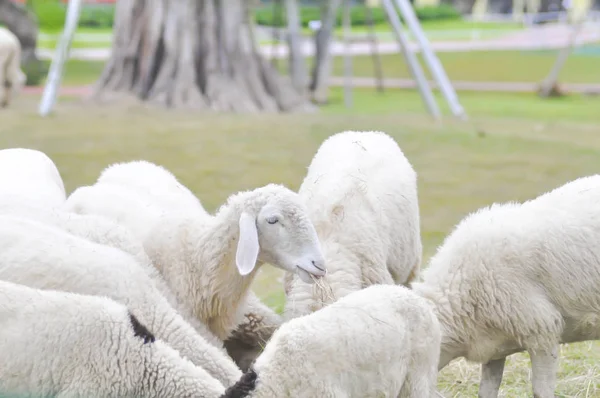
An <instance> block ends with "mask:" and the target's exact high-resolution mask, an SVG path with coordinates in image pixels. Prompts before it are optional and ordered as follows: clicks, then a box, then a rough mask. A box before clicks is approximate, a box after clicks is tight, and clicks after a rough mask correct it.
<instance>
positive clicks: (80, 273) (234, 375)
mask: <svg viewBox="0 0 600 398" xmlns="http://www.w3.org/2000/svg"><path fill="white" fill-rule="evenodd" d="M0 280H5V281H9V282H13V283H19V284H23V285H26V286H30V287H35V288H39V289H55V290H63V291H68V292H72V293H80V294H89V295H105V296H108V297H109V298H112V299H113V300H115V301H117V302H119V303H122V304H124V305H127V306H128V307H129V308H130V309H131V310H132V311H133V312H134V313H135V314H136V316H137V317H138V318H139V319H140V321H142V322H143V323H144V324H147V325H148V327H150V328H151V329H152V330H154V332H155V333H156V334H157V336H158V337H159V338H161V339H163V340H164V341H165V342H166V343H167V344H169V345H170V346H172V347H173V348H174V349H176V350H178V351H179V352H180V353H181V355H182V356H184V357H187V358H188V359H189V360H190V361H192V362H193V363H194V364H195V365H198V366H202V367H204V368H205V369H206V370H207V371H208V372H209V373H210V374H211V375H212V376H213V377H215V378H217V380H219V381H220V382H221V383H223V384H224V385H230V384H231V383H233V382H235V381H236V380H238V379H239V377H240V375H241V370H240V369H239V368H238V367H237V366H236V365H235V364H234V363H233V361H232V360H231V359H230V358H229V357H228V356H227V355H226V353H225V351H224V349H223V348H222V347H215V346H214V345H212V344H210V343H209V342H207V340H206V339H204V338H203V337H201V336H200V335H199V334H198V333H197V332H196V331H195V330H194V329H193V328H192V326H190V324H189V323H187V322H186V321H185V320H184V319H183V318H182V316H181V315H180V314H178V313H177V311H176V310H175V309H174V308H173V307H172V306H171V305H170V304H169V302H168V301H167V299H166V298H165V297H164V296H163V295H162V294H161V293H160V292H159V290H158V289H157V287H156V285H155V283H154V281H153V280H152V279H151V278H150V277H149V276H148V275H147V273H146V272H145V271H144V269H143V268H142V267H141V266H140V265H139V264H138V263H137V262H136V261H135V259H134V258H133V257H132V256H131V255H129V254H127V253H125V252H124V251H122V250H119V249H116V248H113V247H110V246H107V245H101V244H97V243H93V242H91V241H89V240H87V239H84V238H81V237H78V236H75V235H73V234H69V233H68V232H66V231H63V230H62V229H60V228H58V227H56V226H52V225H45V224H43V223H42V222H40V221H35V220H33V219H28V218H26V217H19V216H12V215H11V216H9V215H0Z"/></svg>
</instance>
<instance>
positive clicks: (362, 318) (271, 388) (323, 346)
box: [224, 284, 441, 398]
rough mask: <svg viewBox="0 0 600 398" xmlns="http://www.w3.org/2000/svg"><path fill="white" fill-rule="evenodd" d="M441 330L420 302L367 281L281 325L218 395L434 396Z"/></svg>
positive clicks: (401, 290) (405, 290) (390, 287)
mask: <svg viewBox="0 0 600 398" xmlns="http://www.w3.org/2000/svg"><path fill="white" fill-rule="evenodd" d="M440 335H441V333H440V328H439V323H438V321H437V319H436V317H435V314H434V312H433V309H432V307H431V305H430V304H429V303H428V302H427V300H425V299H423V298H422V297H419V296H418V295H416V294H415V293H414V292H412V291H411V290H410V289H408V288H406V287H404V286H397V285H385V284H381V285H372V286H369V287H367V288H364V289H362V290H358V291H355V292H353V293H350V294H348V295H347V296H345V297H343V298H341V299H339V300H337V301H336V302H335V303H333V304H330V305H328V306H326V307H324V308H322V309H320V310H318V311H315V312H313V313H311V314H309V315H305V316H300V317H298V318H294V319H292V320H290V321H287V322H286V323H284V324H283V325H282V326H281V327H280V328H279V329H277V331H275V333H274V334H273V337H272V338H271V340H270V341H269V343H268V344H267V346H266V347H265V350H264V351H263V353H262V354H261V355H260V356H259V357H258V359H257V360H256V362H255V363H254V364H253V365H252V367H251V369H250V370H249V371H248V372H246V373H245V374H244V376H243V377H242V379H240V381H239V382H238V383H236V384H235V385H233V386H231V387H230V388H229V389H228V390H227V391H226V393H225V394H224V396H225V397H238V398H242V397H253V398H260V397H298V398H302V397H327V398H334V397H336V398H337V397H404V398H409V397H410V398H429V397H434V396H435V394H436V388H435V387H436V380H437V363H438V359H439V352H440V351H439V350H440Z"/></svg>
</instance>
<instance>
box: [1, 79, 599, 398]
mask: <svg viewBox="0 0 600 398" xmlns="http://www.w3.org/2000/svg"><path fill="white" fill-rule="evenodd" d="M460 98H461V100H462V102H463V104H464V105H465V107H466V108H467V110H468V111H469V113H470V115H471V117H472V119H473V124H470V123H469V124H464V123H461V122H457V121H453V120H452V119H448V120H447V121H446V122H445V123H444V124H442V125H439V124H435V123H432V122H431V121H430V119H429V118H428V117H427V116H426V115H425V114H424V112H423V107H422V105H421V103H420V102H419V101H420V100H419V98H418V95H417V94H416V93H415V92H414V91H413V90H402V91H390V92H388V93H386V94H384V95H383V96H379V95H377V94H375V93H374V92H373V90H356V91H355V101H356V108H355V109H354V110H352V111H347V110H345V109H344V107H343V104H342V101H341V91H340V90H337V89H334V90H333V91H332V103H331V104H330V105H328V106H325V107H324V108H323V109H322V112H320V113H318V114H314V115H311V116H310V117H307V116H306V115H253V116H248V115H246V116H243V115H214V114H206V113H201V112H184V111H170V112H169V111H166V110H160V109H155V108H143V107H139V106H136V105H131V104H130V105H128V106H102V107H96V108H92V107H88V106H83V105H80V104H78V103H76V102H73V101H69V102H67V101H63V102H61V103H59V105H58V107H57V113H56V114H55V115H53V116H51V117H49V118H47V119H41V118H40V117H38V116H37V115H36V114H35V112H36V110H37V102H36V101H37V98H35V97H31V96H27V97H21V98H20V99H19V100H18V101H16V102H15V103H14V107H11V108H9V109H8V110H5V111H3V115H2V123H0V148H6V147H16V146H24V147H32V148H37V149H41V150H43V151H45V152H46V153H47V154H48V155H49V156H50V157H51V158H52V159H53V160H54V161H55V162H56V163H57V165H58V167H59V169H60V172H61V174H62V176H63V179H64V181H65V185H66V188H67V191H68V192H71V191H72V190H74V189H75V188H76V187H78V186H80V185H84V184H90V183H92V182H93V181H94V180H95V179H96V178H97V176H98V174H99V172H100V171H101V170H102V169H103V168H104V167H106V166H107V165H108V164H109V163H112V162H117V161H125V160H131V159H139V158H141V159H147V160H150V161H153V162H157V163H160V164H162V165H164V166H166V167H167V168H168V169H170V170H171V171H172V172H174V173H175V175H176V176H177V177H178V178H179V179H180V180H181V181H182V183H184V184H185V185H187V186H188V187H189V188H190V189H191V190H192V191H193V192H194V193H195V194H196V195H198V197H199V198H200V200H201V201H202V203H203V204H204V205H205V207H206V208H207V209H208V210H210V211H213V210H215V209H216V208H217V206H219V205H220V204H221V203H223V202H224V201H225V199H226V198H227V196H229V195H230V194H231V193H233V192H236V191H239V190H242V189H249V188H253V187H257V186H261V185H264V184H267V183H270V182H278V183H283V184H285V185H287V186H289V187H290V188H292V189H297V188H298V187H299V185H300V183H301V182H302V179H303V177H304V175H305V173H306V167H307V165H308V164H309V162H310V159H311V157H312V156H313V155H314V153H315V151H316V150H317V148H318V146H319V145H320V143H321V142H322V141H323V140H324V139H325V138H326V137H327V136H329V135H330V134H333V133H335V132H338V131H342V130H344V129H375V130H383V131H386V132H388V133H389V134H390V135H392V136H393V137H394V138H395V139H396V140H397V141H398V143H399V144H400V146H401V147H402V149H403V151H404V152H405V154H406V156H407V157H408V159H409V160H410V161H411V163H412V164H413V166H414V167H415V169H416V171H417V173H418V179H419V182H418V187H419V202H420V212H421V230H422V240H423V245H424V262H423V264H424V266H426V264H427V260H428V258H429V257H430V256H431V255H432V254H433V253H434V251H435V249H436V247H437V246H438V245H439V244H440V243H441V242H442V240H443V239H444V237H445V236H446V235H447V234H448V233H449V232H450V230H451V229H452V227H453V226H454V225H455V224H456V223H457V222H458V221H459V220H461V219H462V218H463V217H464V216H465V215H466V214H468V213H469V212H472V211H474V210H476V209H477V208H479V207H481V206H485V205H488V204H490V203H492V202H495V201H497V202H503V201H509V200H526V199H529V198H532V197H535V196H537V195H539V194H540V193H542V192H545V191H547V190H549V189H552V188H554V187H556V186H558V185H561V184H563V183H565V182H567V181H569V180H572V179H574V178H577V177H579V176H583V175H588V174H593V173H597V172H598V159H599V158H600V135H598V125H599V124H600V114H598V112H597V110H598V109H599V107H600V98H583V97H576V96H573V97H569V98H565V99H556V100H541V99H538V98H536V97H535V96H533V95H516V94H502V95H493V94H477V93H469V94H464V95H463V94H461V95H460ZM474 126H476V127H474ZM476 131H484V132H485V134H483V135H478V134H476V133H475V132H476ZM280 277H281V272H280V271H278V270H275V269H274V268H272V267H268V266H265V267H264V268H263V269H262V270H261V272H260V274H259V276H258V278H257V280H256V281H255V283H254V285H253V289H254V290H255V291H256V292H257V294H258V295H259V296H260V297H261V298H262V299H263V300H265V302H266V303H268V304H269V305H270V306H272V307H273V308H277V309H281V308H282V306H283V291H282V285H281V281H280ZM529 369H530V368H529V359H528V357H527V356H526V355H522V354H519V355H514V356H512V357H511V358H510V360H509V362H508V364H507V366H506V371H505V376H504V382H503V385H502V392H501V397H504V398H513V397H519V398H520V397H530V396H531V392H530V391H531V385H530V383H529V381H528V374H529ZM558 379H559V382H558V389H557V396H559V397H578V398H583V397H588V398H592V397H598V396H600V343H580V344H571V345H565V346H564V347H563V348H562V353H561V360H560V366H559V373H558ZM478 381H479V368H478V366H476V365H472V364H468V363H467V362H465V361H456V362H455V363H453V364H451V365H450V366H449V367H447V368H446V369H444V370H443V371H442V372H441V373H440V376H439V384H438V385H439V388H440V390H441V391H442V392H443V393H444V395H445V396H446V397H475V396H477V387H478Z"/></svg>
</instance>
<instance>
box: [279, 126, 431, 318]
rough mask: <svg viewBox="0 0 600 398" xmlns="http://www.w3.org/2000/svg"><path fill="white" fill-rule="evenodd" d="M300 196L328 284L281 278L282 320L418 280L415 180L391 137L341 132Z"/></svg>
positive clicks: (322, 151)
mask: <svg viewBox="0 0 600 398" xmlns="http://www.w3.org/2000/svg"><path fill="white" fill-rule="evenodd" d="M298 193H299V195H300V197H301V198H302V199H303V200H304V202H305V203H306V206H307V208H308V210H309V216H310V219H311V221H312V222H313V224H314V225H315V228H316V230H317V234H318V235H319V239H320V241H321V245H322V248H323V253H324V256H325V263H326V264H327V276H326V277H324V278H323V282H324V284H318V285H309V284H306V283H303V282H302V281H301V280H299V279H298V278H297V277H296V276H295V275H293V274H291V273H288V274H287V275H285V279H284V284H285V292H286V296H287V297H286V306H285V316H286V318H294V317H297V316H300V315H305V314H308V313H310V312H312V311H315V310H317V309H319V308H322V307H323V306H325V305H327V304H329V303H331V302H332V301H334V300H335V299H339V298H341V297H343V296H345V295H346V294H349V293H351V292H353V291H356V290H359V289H362V288H364V287H367V286H369V285H372V284H380V283H386V284H403V285H407V284H408V283H409V282H410V281H411V280H413V279H414V278H415V277H416V276H417V275H418V273H419V267H420V264H421V255H422V254H421V253H422V244H421V237H420V225H419V224H420V220H419V203H418V196H417V175H416V173H415V171H414V170H413V168H412V166H411V165H410V163H409V162H408V160H407V159H406V157H405V156H404V154H403V153H402V150H401V149H400V147H398V144H397V143H396V141H394V140H393V139H392V138H391V137H390V136H388V135H387V134H385V133H382V132H378V131H344V132H342V133H338V134H335V135H333V136H331V137H329V138H327V139H326V140H325V141H324V142H323V143H322V144H321V147H320V148H319V150H318V151H317V153H316V154H315V156H314V158H313V160H312V162H311V164H310V166H309V168H308V173H307V175H306V177H305V179H304V182H303V183H302V185H301V186H300V189H299V191H298ZM323 287H327V289H323Z"/></svg>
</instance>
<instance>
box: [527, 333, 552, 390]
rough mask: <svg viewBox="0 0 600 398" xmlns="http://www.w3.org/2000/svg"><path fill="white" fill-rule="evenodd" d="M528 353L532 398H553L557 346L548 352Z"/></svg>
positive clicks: (530, 351) (531, 351)
mask: <svg viewBox="0 0 600 398" xmlns="http://www.w3.org/2000/svg"><path fill="white" fill-rule="evenodd" d="M528 351H529V357H530V358H531V384H533V397H534V398H554V389H555V386H556V368H557V367H558V345H556V346H554V347H552V348H551V349H550V350H539V351H533V350H528Z"/></svg>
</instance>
